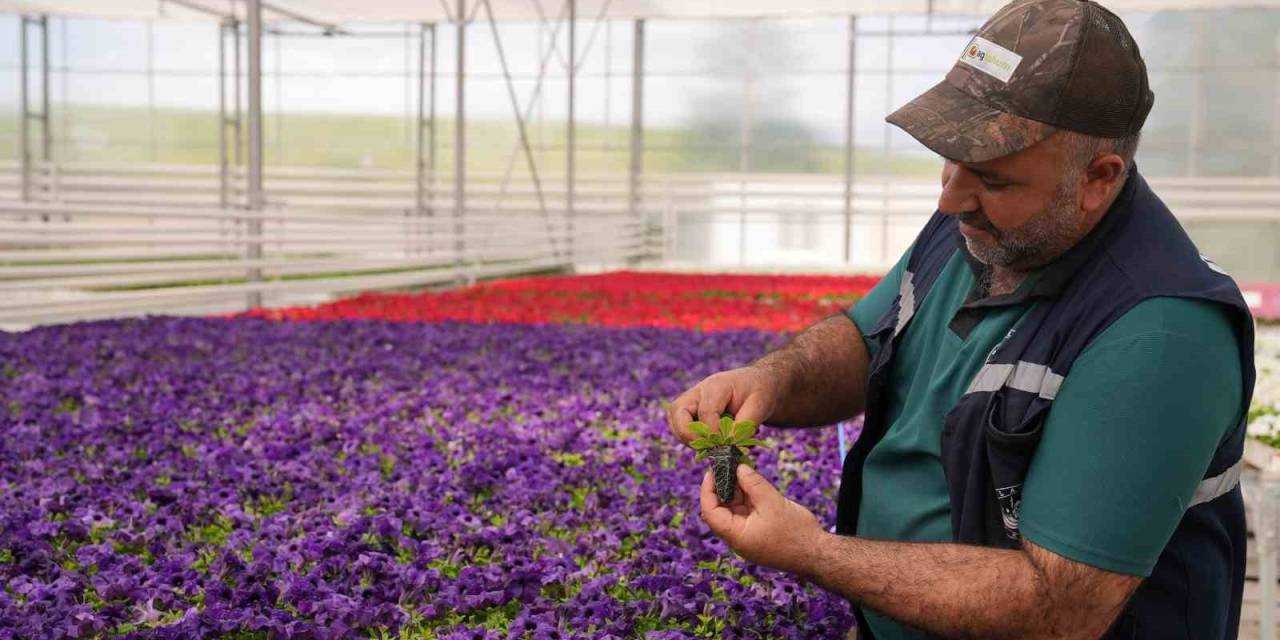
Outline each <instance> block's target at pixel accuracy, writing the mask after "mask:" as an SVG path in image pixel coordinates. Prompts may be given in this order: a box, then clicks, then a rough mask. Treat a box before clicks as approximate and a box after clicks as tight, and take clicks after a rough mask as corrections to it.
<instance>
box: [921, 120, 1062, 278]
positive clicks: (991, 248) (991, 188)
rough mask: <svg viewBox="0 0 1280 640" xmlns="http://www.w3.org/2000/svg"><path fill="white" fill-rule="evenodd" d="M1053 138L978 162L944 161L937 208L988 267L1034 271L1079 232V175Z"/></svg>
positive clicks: (1058, 142) (1057, 141) (975, 255)
mask: <svg viewBox="0 0 1280 640" xmlns="http://www.w3.org/2000/svg"><path fill="white" fill-rule="evenodd" d="M1070 155H1071V154H1069V153H1067V150H1066V149H1065V148H1064V145H1063V144H1062V143H1061V141H1060V140H1058V136H1052V137H1050V138H1048V139H1047V140H1045V141H1043V142H1041V143H1039V144H1036V145H1033V146H1031V147H1028V148H1027V149H1024V150H1022V151H1019V152H1018V153H1015V154H1013V155H1010V156H1005V157H1003V158H997V159H995V160H989V161H987V162H981V163H955V162H951V161H947V163H946V164H945V165H944V166H943V169H942V196H941V197H940V198H939V199H938V209H939V210H941V211H942V212H943V213H947V214H950V215H954V216H957V217H958V218H959V219H960V225H959V228H960V233H961V235H963V236H964V239H965V244H966V245H967V246H968V248H969V252H970V253H972V254H973V256H974V257H975V258H977V259H978V260H980V261H981V262H983V263H984V264H988V265H991V266H998V267H1003V268H1007V269H1011V270H1014V271H1027V270H1030V269H1035V268H1038V267H1040V266H1042V265H1044V264H1046V263H1048V262H1049V261H1051V260H1052V259H1053V258H1055V257H1057V256H1058V255H1060V254H1061V253H1062V252H1064V251H1066V250H1067V249H1068V248H1070V247H1071V245H1073V244H1075V243H1076V241H1078V240H1079V239H1080V237H1082V236H1083V235H1084V233H1085V229H1084V219H1085V216H1084V215H1083V213H1082V211H1081V209H1080V185H1081V182H1080V176H1081V171H1080V170H1079V169H1078V168H1075V167H1073V166H1071V164H1070Z"/></svg>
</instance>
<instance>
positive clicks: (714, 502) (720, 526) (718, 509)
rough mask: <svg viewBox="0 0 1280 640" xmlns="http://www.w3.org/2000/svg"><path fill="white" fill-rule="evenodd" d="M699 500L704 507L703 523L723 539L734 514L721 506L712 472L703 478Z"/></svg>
mask: <svg viewBox="0 0 1280 640" xmlns="http://www.w3.org/2000/svg"><path fill="white" fill-rule="evenodd" d="M698 498H699V502H700V503H701V506H702V521H703V522H706V523H707V526H708V527H710V528H711V532H712V533H714V534H716V535H717V536H720V537H722V538H723V537H724V534H725V533H726V532H728V526H729V523H730V521H732V520H733V514H732V513H730V511H729V509H728V508H726V507H723V506H721V505H720V499H719V498H717V497H716V483H715V479H714V478H713V477H712V476H711V472H710V471H708V472H706V474H704V475H703V476H702V491H701V493H700V494H699V496H698Z"/></svg>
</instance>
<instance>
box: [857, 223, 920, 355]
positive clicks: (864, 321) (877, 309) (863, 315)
mask: <svg viewBox="0 0 1280 640" xmlns="http://www.w3.org/2000/svg"><path fill="white" fill-rule="evenodd" d="M910 259H911V249H910V248H908V249H907V250H906V251H905V252H904V253H903V254H902V257H901V258H898V263H897V264H895V265H893V268H892V269H890V270H889V273H886V274H884V277H883V278H881V279H880V282H879V283H877V284H876V286H874V287H872V289H871V291H868V292H867V295H865V296H863V297H862V299H861V300H859V301H857V302H855V303H853V306H852V307H849V308H848V309H846V310H845V315H847V316H849V318H850V319H851V320H853V323H854V324H855V325H857V327H858V331H860V332H861V333H862V336H863V340H864V341H866V336H867V334H869V333H870V332H871V329H873V328H875V326H876V323H878V322H880V317H881V316H883V315H884V314H885V313H887V312H888V311H889V308H890V307H892V306H893V301H894V299H895V298H897V297H898V290H899V289H901V288H902V272H903V270H905V269H906V268H907V262H908V261H909V260H910ZM867 348H868V349H870V348H872V345H871V344H870V343H868V344H867Z"/></svg>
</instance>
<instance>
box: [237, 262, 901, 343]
mask: <svg viewBox="0 0 1280 640" xmlns="http://www.w3.org/2000/svg"><path fill="white" fill-rule="evenodd" d="M879 280H880V277H879V276H853V277H849V276H772V275H727V274H717V275H705V274H674V273H648V272H633V271H619V272H613V273H607V274H602V275H591V276H553V277H533V278H520V279H513V280H501V281H497V282H492V283H484V284H479V285H476V286H473V287H468V288H465V289H456V290H451V291H445V292H442V293H414V294H386V293H365V294H362V295H359V296H356V297H354V298H347V299H344V300H339V301H336V302H333V303H329V304H325V305H320V306H316V307H289V308H282V309H256V310H254V311H252V312H250V313H249V314H248V315H251V316H258V317H266V318H273V319H277V320H332V319H354V318H375V319H383V320H393V321H403V322H441V321H448V320H458V321H465V322H477V323H491V324H502V323H522V324H548V323H581V324H595V325H603V326H610V327H631V326H656V327H678V328H694V329H702V330H704V331H718V330H727V329H741V328H754V329H763V330H767V331H779V332H781V331H797V330H799V329H802V328H804V327H806V326H808V325H809V324H811V323H812V322H814V321H816V320H818V319H820V318H823V317H825V316H829V315H831V314H834V313H839V312H841V311H843V310H845V309H847V308H848V307H849V306H851V305H852V304H853V303H854V302H855V301H857V300H858V299H859V298H860V297H861V296H862V295H864V294H865V293H866V292H867V291H869V290H870V289H871V287H873V286H875V284H876V283H877V282H879Z"/></svg>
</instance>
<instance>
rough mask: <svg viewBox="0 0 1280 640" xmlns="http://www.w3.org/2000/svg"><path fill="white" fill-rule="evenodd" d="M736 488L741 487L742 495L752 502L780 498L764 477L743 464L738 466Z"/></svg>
mask: <svg viewBox="0 0 1280 640" xmlns="http://www.w3.org/2000/svg"><path fill="white" fill-rule="evenodd" d="M738 486H739V487H742V494H743V495H745V496H747V497H749V498H751V500H752V501H753V502H759V501H761V500H770V499H773V498H774V497H781V496H782V494H780V493H778V490H777V489H774V488H773V485H771V484H769V481H768V480H766V479H765V477H764V476H762V475H760V474H759V473H757V472H756V470H755V469H752V468H751V467H749V466H747V465H745V464H740V465H738Z"/></svg>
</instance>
